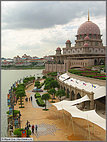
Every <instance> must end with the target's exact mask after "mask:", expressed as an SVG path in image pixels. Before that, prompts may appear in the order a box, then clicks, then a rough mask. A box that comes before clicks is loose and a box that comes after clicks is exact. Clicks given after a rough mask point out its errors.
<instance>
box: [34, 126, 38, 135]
mask: <svg viewBox="0 0 107 142" xmlns="http://www.w3.org/2000/svg"><path fill="white" fill-rule="evenodd" d="M37 129H38V126H37V125H35V132H36V133H37Z"/></svg>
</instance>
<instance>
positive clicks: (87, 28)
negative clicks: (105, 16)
mask: <svg viewBox="0 0 107 142" xmlns="http://www.w3.org/2000/svg"><path fill="white" fill-rule="evenodd" d="M81 34H100V29H99V27H98V26H97V25H96V24H95V23H93V22H91V21H86V22H85V23H83V24H82V25H80V27H79V28H78V31H77V35H81Z"/></svg>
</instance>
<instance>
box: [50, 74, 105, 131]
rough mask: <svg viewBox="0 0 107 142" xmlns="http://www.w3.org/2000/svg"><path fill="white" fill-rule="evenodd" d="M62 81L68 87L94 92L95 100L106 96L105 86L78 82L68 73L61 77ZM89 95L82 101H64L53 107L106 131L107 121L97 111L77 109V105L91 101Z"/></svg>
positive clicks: (81, 99)
mask: <svg viewBox="0 0 107 142" xmlns="http://www.w3.org/2000/svg"><path fill="white" fill-rule="evenodd" d="M59 79H60V80H61V81H64V80H65V81H64V83H67V84H68V85H72V86H74V87H78V88H80V89H84V90H86V91H89V92H94V100H95V99H98V98H101V97H103V96H106V88H105V86H99V85H97V84H91V83H86V82H84V81H80V80H76V79H74V78H70V77H69V76H68V75H67V74H66V73H65V74H63V75H61V76H60V77H59ZM89 100H90V99H89V98H88V96H87V95H85V96H84V97H82V98H80V99H76V100H73V101H67V100H63V101H60V102H57V103H53V105H54V106H55V107H56V108H57V109H58V110H62V109H64V110H66V111H67V112H69V113H70V114H71V116H72V117H77V118H82V119H86V120H89V121H90V122H92V123H94V124H96V125H98V126H100V127H101V128H103V129H104V130H106V120H105V119H103V118H102V117H100V116H99V115H98V114H97V113H96V111H95V110H89V111H81V110H79V109H78V108H77V107H76V104H79V103H82V102H84V101H89Z"/></svg>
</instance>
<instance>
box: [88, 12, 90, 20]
mask: <svg viewBox="0 0 107 142" xmlns="http://www.w3.org/2000/svg"><path fill="white" fill-rule="evenodd" d="M88 21H90V16H89V9H88Z"/></svg>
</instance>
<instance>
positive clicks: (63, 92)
mask: <svg viewBox="0 0 107 142" xmlns="http://www.w3.org/2000/svg"><path fill="white" fill-rule="evenodd" d="M56 96H59V98H60V101H61V97H62V96H65V91H64V90H61V89H59V90H58V91H57V92H56Z"/></svg>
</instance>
